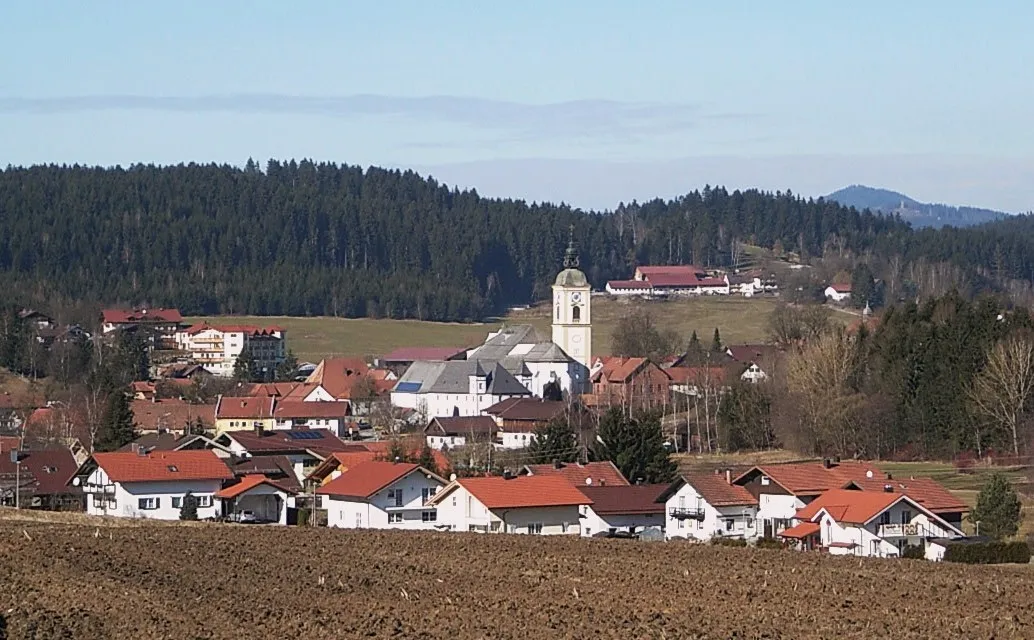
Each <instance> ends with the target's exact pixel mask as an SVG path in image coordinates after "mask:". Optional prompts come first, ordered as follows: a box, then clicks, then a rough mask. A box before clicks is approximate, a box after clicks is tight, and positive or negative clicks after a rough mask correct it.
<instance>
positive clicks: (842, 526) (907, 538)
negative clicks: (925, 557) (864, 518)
mask: <svg viewBox="0 0 1034 640" xmlns="http://www.w3.org/2000/svg"><path fill="white" fill-rule="evenodd" d="M820 513H821V514H822V517H821V520H820V521H819V522H820V530H819V535H820V539H821V541H822V545H823V546H830V545H831V544H836V545H843V544H853V545H854V546H853V547H850V548H848V547H844V546H832V547H830V548H829V553H830V554H831V555H854V556H863V557H878V558H893V557H898V556H899V555H900V552H901V548H902V546H903V545H905V544H907V545H911V546H920V547H923V549H924V554H925V553H927V548H928V547H927V543H926V538H927V537H933V538H951V537H955V536H958V535H959V532H957V531H955V530H953V529H951V528H950V527H946V526H944V524H942V523H941V522H938V521H937V520H935V519H931V518H929V517H928V516H927V515H926V514H924V513H922V512H921V511H919V510H918V509H917V508H916V507H915V505H913V504H911V503H908V502H904V501H902V502H899V503H897V504H895V505H894V506H892V507H891V508H890V509H888V510H887V511H885V512H884V514H886V515H884V514H881V515H880V516H879V517H877V518H876V519H874V520H872V521H871V522H869V523H867V524H865V525H855V524H847V523H838V522H836V521H834V520H833V518H832V517H831V516H830V515H829V514H828V513H826V512H825V511H821V512H820ZM931 553H936V551H934V552H931Z"/></svg>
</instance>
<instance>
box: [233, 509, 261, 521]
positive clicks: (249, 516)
mask: <svg viewBox="0 0 1034 640" xmlns="http://www.w3.org/2000/svg"><path fill="white" fill-rule="evenodd" d="M232 520H233V521H234V522H239V523H241V524H254V523H256V522H258V518H256V517H255V512H254V511H238V512H237V513H235V514H234V515H233V518H232Z"/></svg>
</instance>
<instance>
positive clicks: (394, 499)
mask: <svg viewBox="0 0 1034 640" xmlns="http://www.w3.org/2000/svg"><path fill="white" fill-rule="evenodd" d="M388 502H389V503H394V506H396V507H401V506H402V489H389V490H388ZM388 506H389V507H390V506H392V504H389V505H388Z"/></svg>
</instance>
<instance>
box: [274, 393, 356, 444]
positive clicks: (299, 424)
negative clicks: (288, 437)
mask: <svg viewBox="0 0 1034 640" xmlns="http://www.w3.org/2000/svg"><path fill="white" fill-rule="evenodd" d="M274 403H275V406H274V409H273V418H274V424H273V428H274V429H301V428H309V429H326V430H328V431H330V432H332V433H334V434H336V435H338V436H340V437H344V436H345V435H346V434H347V433H348V425H349V422H348V421H347V416H348V415H349V414H350V413H351V405H350V404H349V403H348V402H347V401H338V400H332V401H330V402H305V401H302V400H279V401H277V400H274Z"/></svg>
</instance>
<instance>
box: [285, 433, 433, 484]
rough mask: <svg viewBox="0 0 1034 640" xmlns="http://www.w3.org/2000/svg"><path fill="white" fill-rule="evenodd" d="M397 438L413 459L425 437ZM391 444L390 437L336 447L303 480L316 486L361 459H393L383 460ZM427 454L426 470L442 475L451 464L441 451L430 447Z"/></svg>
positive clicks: (361, 460)
mask: <svg viewBox="0 0 1034 640" xmlns="http://www.w3.org/2000/svg"><path fill="white" fill-rule="evenodd" d="M397 442H398V445H399V446H400V447H401V448H402V450H403V451H405V452H406V458H407V459H409V460H415V459H417V458H419V457H420V452H421V450H422V449H423V446H424V442H425V441H424V439H423V438H417V437H411V438H403V439H400V440H398V441H397ZM394 444H395V442H393V441H390V440H378V441H368V442H363V443H355V444H353V443H349V444H348V445H347V446H346V448H345V449H344V450H342V451H336V452H334V453H333V454H331V455H329V456H328V457H327V458H326V459H325V460H324V461H323V462H322V463H320V465H319V466H317V467H316V468H315V469H313V471H312V472H311V473H310V474H309V475H308V477H307V478H306V481H307V482H308V483H309V484H310V485H315V486H319V485H322V484H325V483H327V482H330V481H331V480H333V479H334V478H337V477H338V476H339V475H341V474H342V473H344V472H345V471H348V470H349V469H351V468H352V467H354V466H355V465H357V464H359V463H361V462H370V461H372V460H384V461H387V462H393V461H392V460H387V456H388V452H389V451H390V450H391V447H392V446H394ZM431 457H432V458H433V459H434V466H435V468H434V469H429V471H433V472H435V473H437V474H439V475H442V474H445V473H447V471H448V470H449V468H450V467H451V466H452V463H451V462H450V461H449V458H448V457H446V456H445V454H443V453H442V452H441V451H438V450H436V449H432V450H431Z"/></svg>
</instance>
